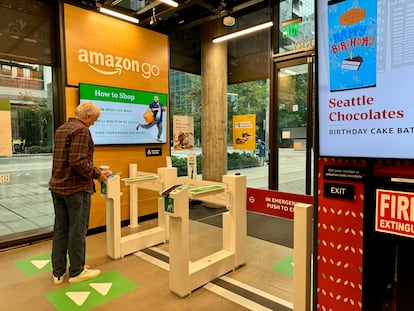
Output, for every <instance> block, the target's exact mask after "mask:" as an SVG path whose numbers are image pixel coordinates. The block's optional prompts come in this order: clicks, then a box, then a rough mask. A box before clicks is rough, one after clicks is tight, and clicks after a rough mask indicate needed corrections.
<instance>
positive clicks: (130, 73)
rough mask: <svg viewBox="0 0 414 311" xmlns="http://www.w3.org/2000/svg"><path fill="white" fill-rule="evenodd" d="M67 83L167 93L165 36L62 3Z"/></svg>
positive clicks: (166, 38)
mask: <svg viewBox="0 0 414 311" xmlns="http://www.w3.org/2000/svg"><path fill="white" fill-rule="evenodd" d="M64 12H65V44H66V63H67V81H68V82H67V83H68V84H69V85H73V86H77V85H78V84H79V83H80V82H82V83H92V84H99V85H107V86H115V87H124V88H131V89H135V90H145V91H150V92H160V93H168V68H169V63H168V60H169V58H168V53H169V48H168V37H167V36H165V35H163V34H160V33H156V32H153V31H150V30H147V29H144V28H141V27H139V26H136V25H133V24H130V23H127V22H124V21H121V20H118V19H116V18H112V17H108V16H105V15H103V14H100V13H95V12H91V11H88V10H84V9H80V8H76V7H74V6H71V5H67V4H65V6H64Z"/></svg>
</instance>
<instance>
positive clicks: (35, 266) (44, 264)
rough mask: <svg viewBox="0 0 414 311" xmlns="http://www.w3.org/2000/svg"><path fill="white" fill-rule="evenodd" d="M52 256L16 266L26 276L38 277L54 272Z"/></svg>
mask: <svg viewBox="0 0 414 311" xmlns="http://www.w3.org/2000/svg"><path fill="white" fill-rule="evenodd" d="M51 256H52V255H51V253H45V254H42V255H37V256H34V257H30V258H25V259H22V260H18V261H15V262H14V265H15V266H16V267H17V268H19V270H20V271H21V272H23V274H24V275H26V276H31V275H36V274H38V273H41V272H44V271H48V270H52V259H51V258H52V257H51ZM86 258H89V255H88V254H86ZM68 263H69V259H68Z"/></svg>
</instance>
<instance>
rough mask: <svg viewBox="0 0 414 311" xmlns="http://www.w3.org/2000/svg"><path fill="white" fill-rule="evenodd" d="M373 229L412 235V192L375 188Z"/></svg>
mask: <svg viewBox="0 0 414 311" xmlns="http://www.w3.org/2000/svg"><path fill="white" fill-rule="evenodd" d="M375 230H376V231H380V232H386V233H391V234H395V235H401V236H408V237H411V238H413V237H414V193H412V192H401V191H392V190H382V189H377V191H376V209H375Z"/></svg>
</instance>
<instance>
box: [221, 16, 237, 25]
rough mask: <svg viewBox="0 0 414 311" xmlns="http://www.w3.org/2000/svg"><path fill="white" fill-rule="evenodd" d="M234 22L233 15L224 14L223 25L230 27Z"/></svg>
mask: <svg viewBox="0 0 414 311" xmlns="http://www.w3.org/2000/svg"><path fill="white" fill-rule="evenodd" d="M235 23H236V19H235V18H234V17H233V16H225V17H224V18H223V25H224V26H227V27H230V26H233V25H234V24H235Z"/></svg>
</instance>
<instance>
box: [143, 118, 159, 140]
mask: <svg viewBox="0 0 414 311" xmlns="http://www.w3.org/2000/svg"><path fill="white" fill-rule="evenodd" d="M154 125H156V126H157V128H158V135H157V139H160V138H161V133H162V121H154V122H152V123H149V124H142V125H141V127H142V128H144V129H149V128H151V127H153V126H154Z"/></svg>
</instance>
